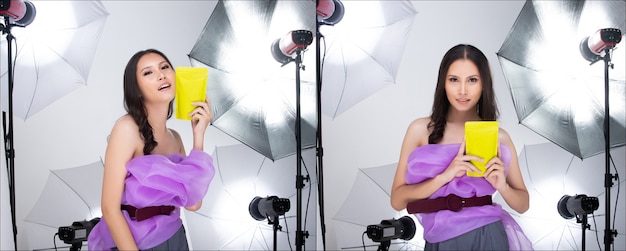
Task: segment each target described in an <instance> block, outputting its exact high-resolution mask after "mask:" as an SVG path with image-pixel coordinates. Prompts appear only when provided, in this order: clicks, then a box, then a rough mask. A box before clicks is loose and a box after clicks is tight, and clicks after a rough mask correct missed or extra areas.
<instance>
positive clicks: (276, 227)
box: [267, 215, 282, 251]
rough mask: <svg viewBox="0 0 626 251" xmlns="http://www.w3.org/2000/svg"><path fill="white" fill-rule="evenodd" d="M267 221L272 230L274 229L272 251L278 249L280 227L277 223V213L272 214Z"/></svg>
mask: <svg viewBox="0 0 626 251" xmlns="http://www.w3.org/2000/svg"><path fill="white" fill-rule="evenodd" d="M267 223H268V224H270V225H272V230H273V231H274V251H276V250H278V244H277V241H278V230H281V229H282V227H281V226H280V225H279V224H278V215H275V216H272V219H268V221H267Z"/></svg>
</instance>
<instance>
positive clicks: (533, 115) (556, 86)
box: [497, 1, 626, 158]
mask: <svg viewBox="0 0 626 251" xmlns="http://www.w3.org/2000/svg"><path fill="white" fill-rule="evenodd" d="M625 5H626V3H625V2H624V1H527V2H526V4H525V5H524V7H523V8H522V10H521V12H520V14H519V16H518V17H517V20H516V21H515V24H514V25H513V27H512V29H511V31H510V33H509V34H508V37H507V38H506V40H505V41H504V43H503V44H502V47H501V48H500V50H499V51H498V53H497V54H498V58H499V60H500V65H501V66H502V69H503V71H504V75H505V77H506V80H507V82H508V84H509V87H510V90H511V95H512V97H513V102H514V105H515V109H516V111H517V117H518V119H519V121H520V123H521V124H523V125H525V126H526V127H528V128H530V129H531V130H533V131H535V132H536V133H538V134H540V135H541V136H543V137H545V138H547V139H548V140H550V141H552V142H554V143H555V144H557V145H559V146H561V147H563V148H564V149H566V150H567V151H569V152H571V153H572V154H574V155H576V156H578V157H579V158H586V157H589V156H593V155H596V154H599V153H601V152H604V151H605V146H604V143H605V140H604V129H603V124H604V116H605V114H604V100H605V95H604V68H603V64H602V63H597V64H593V65H590V63H589V62H588V61H587V60H585V59H584V58H583V56H582V55H581V52H580V49H579V46H580V42H581V41H582V40H583V39H584V38H585V37H587V36H589V35H592V34H593V33H595V32H596V31H597V30H598V29H602V28H618V29H620V30H624V28H626V24H625V23H626V19H625V15H626V14H625V13H626V7H625ZM623 44H624V43H622V44H619V45H618V46H617V48H616V50H614V51H613V56H612V60H613V61H612V62H613V63H614V65H615V67H614V69H611V70H610V71H609V74H610V75H609V76H610V82H609V104H610V105H609V107H610V122H609V124H610V137H611V138H610V146H611V147H617V146H623V145H624V143H625V141H626V113H625V112H624V110H625V108H626V102H625V100H626V94H625V93H626V82H625V79H626V77H625V73H624V70H625V69H626V67H625V64H624V60H625V59H626V53H625V51H626V50H624V47H625V46H624V45H623Z"/></svg>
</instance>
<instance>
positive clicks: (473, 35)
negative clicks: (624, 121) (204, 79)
mask: <svg viewBox="0 0 626 251" xmlns="http://www.w3.org/2000/svg"><path fill="white" fill-rule="evenodd" d="M35 4H36V1H35ZM103 4H104V6H105V7H106V9H107V11H108V13H109V16H108V17H107V21H106V24H105V26H104V29H103V32H102V35H101V40H100V41H99V45H98V49H97V51H96V53H95V55H94V61H93V63H92V67H91V72H90V74H89V81H88V83H87V86H85V87H81V88H78V89H76V90H75V91H73V92H72V93H70V94H68V95H66V96H64V97H63V98H62V99H59V100H58V101H56V102H54V103H52V104H50V105H49V106H47V107H46V108H44V109H42V110H41V111H40V112H38V113H37V114H35V115H33V116H32V117H29V118H28V119H27V120H25V121H24V120H21V119H16V120H15V125H14V126H15V137H14V141H15V153H16V158H15V161H16V162H15V163H16V165H15V166H16V168H15V171H16V177H15V178H16V195H17V199H16V203H17V222H18V248H19V249H33V248H32V247H29V246H28V242H29V236H28V235H27V234H26V233H27V231H26V229H25V227H24V225H25V224H24V219H25V218H26V216H27V214H28V212H30V211H31V210H32V208H33V207H34V205H35V203H36V201H37V199H38V198H39V196H40V194H42V191H43V189H44V185H45V183H46V179H47V177H48V174H49V173H50V170H57V169H66V168H70V167H77V166H82V165H85V164H87V163H93V162H95V161H97V160H99V159H100V158H103V157H104V151H105V148H106V143H107V142H106V141H107V136H108V135H109V132H110V130H111V127H112V126H113V124H114V123H115V121H116V120H117V119H118V118H119V117H120V116H121V115H123V114H124V109H123V103H122V99H123V97H122V74H123V69H124V67H125V64H126V62H127V60H128V59H129V58H130V56H131V55H132V54H134V53H135V52H136V51H138V50H142V49H146V48H156V49H159V50H161V51H163V52H164V53H165V54H166V55H168V57H169V58H170V60H171V61H172V62H173V64H174V65H179V66H185V65H187V66H188V65H189V59H188V57H187V53H188V52H189V51H190V49H191V48H192V47H193V44H194V43H195V42H196V39H197V37H198V34H200V32H201V31H202V28H203V26H204V24H205V23H206V21H207V19H208V17H209V15H210V13H211V12H212V10H213V8H214V7H215V5H216V4H217V1H103ZM412 4H413V5H414V7H415V10H416V11H417V14H416V15H415V17H414V21H413V25H412V28H411V30H410V31H409V34H408V40H407V43H406V47H405V51H404V53H403V56H402V61H401V62H400V67H399V69H398V75H397V77H396V79H395V84H394V85H390V86H388V87H386V88H384V89H382V90H380V91H378V92H377V93H375V94H373V95H371V96H369V97H367V98H366V99H364V100H362V101H361V102H359V103H358V104H356V105H354V106H353V107H351V108H350V109H348V110H346V111H345V112H343V113H342V114H341V115H340V116H337V117H335V118H330V117H329V116H326V115H324V116H323V117H322V120H323V121H322V129H323V133H324V135H323V137H324V138H323V143H324V145H323V147H324V159H323V160H324V166H323V167H324V189H325V194H324V199H325V208H324V211H325V219H326V221H325V223H326V249H328V250H337V249H339V248H340V247H339V245H338V243H340V242H341V241H339V239H342V238H343V237H342V235H343V234H346V235H353V234H357V235H359V236H360V235H361V234H362V232H359V233H349V232H338V231H337V230H338V229H339V228H338V226H337V225H336V224H335V223H334V222H333V221H332V220H331V219H332V217H333V216H334V215H336V214H337V213H338V211H339V209H340V208H341V206H342V205H343V203H344V201H345V200H346V198H347V197H348V195H349V192H350V191H351V188H352V186H353V184H354V182H355V180H356V178H357V174H358V172H359V169H360V168H369V167H379V166H385V165H388V164H390V163H397V161H398V157H399V150H400V145H401V143H402V138H403V137H404V133H405V131H406V127H407V126H408V124H409V123H410V121H412V120H413V119H415V118H417V117H423V116H428V115H429V113H430V109H431V105H432V96H433V92H434V88H435V82H436V77H437V70H438V66H439V63H440V60H441V57H442V56H443V54H444V53H445V52H446V51H447V50H448V49H449V48H450V47H452V46H454V45H456V44H459V43H469V44H473V45H475V46H477V47H478V48H479V49H481V50H482V51H483V52H484V53H485V54H486V55H487V57H488V59H489V61H490V65H491V69H492V73H493V77H494V88H495V91H496V95H497V101H498V105H499V108H500V112H501V117H500V122H501V125H502V127H503V128H504V129H505V130H507V131H508V132H509V134H511V137H512V138H513V141H514V143H515V146H516V150H517V153H518V154H520V153H521V152H522V150H523V148H524V146H526V145H533V144H539V143H546V142H547V140H545V139H544V138H542V137H541V136H539V135H537V134H535V133H534V132H532V131H530V130H528V129H527V128H526V127H524V126H522V125H520V124H518V120H517V117H516V115H515V108H514V107H513V103H512V100H511V95H510V92H509V89H508V87H507V85H506V82H505V79H504V76H503V73H502V70H501V68H500V67H499V65H498V61H497V57H496V54H495V53H496V52H497V51H498V49H499V48H500V46H501V45H502V42H503V41H504V39H505V38H506V34H507V33H508V32H509V30H510V28H511V27H512V25H513V23H514V21H515V18H516V17H517V15H518V14H519V12H520V10H521V8H522V6H523V5H524V1H412ZM346 11H353V10H349V9H347V10H346ZM137 20H141V21H140V22H139V21H137ZM216 35H218V34H216ZM623 43H624V42H622V44H620V45H621V46H624V45H623ZM268 48H269V47H268ZM268 51H269V49H268ZM268 53H269V52H268ZM307 55H310V56H312V53H311V54H307ZM1 60H5V59H1ZM616 67H623V66H617V65H616ZM209 74H210V73H209ZM16 81H17V80H16ZM210 81H211V76H209V83H210ZM3 91H4V90H3ZM169 126H170V127H172V128H173V129H175V130H177V131H178V132H179V133H180V134H181V136H182V138H183V140H184V143H185V147H186V149H191V129H190V125H189V123H188V121H179V120H176V119H172V120H170V121H169ZM237 143H238V142H237V141H236V140H234V139H233V138H231V137H230V136H228V135H226V134H224V133H222V132H221V131H219V130H217V129H216V128H213V127H211V128H209V129H208V130H207V134H206V144H205V151H206V152H209V153H212V152H213V151H214V149H215V148H216V146H226V145H233V144H237ZM2 161H4V159H2ZM2 168H3V169H4V168H5V166H4V163H3V165H2ZM622 170H623V167H622ZM289 178H291V177H289ZM3 184H4V183H3ZM527 184H528V183H527ZM529 189H531V188H530V187H529ZM1 191H4V186H3V187H2V190H1ZM2 199H3V201H4V199H5V198H4V196H3V197H2ZM379 203H380V205H381V206H386V205H389V201H388V200H383V201H380V202H379ZM3 205H5V203H3ZM389 207H390V205H389ZM2 210H3V211H2V215H3V218H2V224H3V225H4V224H5V222H7V220H5V219H7V218H5V215H6V213H5V209H4V207H3V208H2ZM618 213H621V214H623V211H620V212H618ZM381 217H382V216H381ZM390 217H394V215H390ZM76 220H83V219H76ZM380 220H382V219H378V220H376V221H374V222H366V223H363V224H377V223H378V222H379V221H380ZM8 221H9V222H10V218H8ZM71 223H72V222H67V223H66V224H67V225H70V224H71ZM5 228H6V227H3V228H2V229H1V233H2V236H3V237H2V238H3V239H2V245H3V247H4V245H5V243H7V242H5V239H4V238H5V237H4V236H5V235H6V231H7V230H5ZM364 230H365V229H363V231H364ZM8 231H9V234H12V233H11V231H10V228H9V229H8ZM318 232H319V231H318ZM52 238H53V236H50V237H49V240H50V244H52ZM351 238H352V237H351ZM321 239H322V238H321V233H318V238H317V241H318V245H317V247H318V249H320V248H319V247H321V244H319V243H320V241H321ZM588 248H589V249H594V247H592V246H591V245H588ZM369 249H372V247H370V248H368V250H369Z"/></svg>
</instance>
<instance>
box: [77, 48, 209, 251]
mask: <svg viewBox="0 0 626 251" xmlns="http://www.w3.org/2000/svg"><path fill="white" fill-rule="evenodd" d="M177 75H178V73H176V72H175V71H174V68H173V67H172V64H171V63H170V61H169V59H167V57H166V56H165V55H164V54H163V53H161V52H160V51H157V50H154V49H148V50H144V51H139V52H137V53H136V54H135V55H133V56H132V57H131V59H130V60H129V62H128V64H127V65H126V69H125V71H124V107H125V109H126V111H127V114H126V115H124V116H122V117H121V118H120V119H119V120H118V121H117V122H116V123H115V125H114V126H113V129H112V131H111V136H110V138H109V143H108V146H107V150H106V156H105V162H104V180H103V185H102V215H103V216H102V218H101V220H100V222H99V223H98V224H96V226H94V228H93V229H92V230H91V232H90V234H89V236H88V248H89V250H110V249H118V250H138V249H141V250H146V249H155V250H188V249H189V247H188V244H187V239H186V235H185V229H184V227H183V224H182V220H181V219H180V208H181V207H184V208H185V209H186V210H191V211H195V210H198V209H199V208H200V206H201V205H202V199H203V197H204V195H205V194H206V192H207V190H208V187H209V184H210V182H211V180H212V179H213V176H214V174H215V169H214V167H213V160H212V158H211V156H210V155H209V154H207V153H205V152H204V151H203V147H204V134H205V131H206V129H207V127H208V126H209V124H210V122H211V119H212V114H211V110H210V104H209V102H208V101H207V100H206V89H205V90H203V91H201V97H200V98H199V99H196V100H187V102H188V103H189V104H185V105H186V106H188V107H191V109H190V110H188V111H187V112H186V114H184V115H186V116H185V117H184V118H183V119H189V120H191V128H192V131H193V148H192V149H191V151H190V152H189V155H187V154H186V152H185V148H184V146H183V142H182V139H181V137H180V135H179V134H178V132H176V131H174V130H172V129H169V128H167V126H166V121H167V119H169V118H170V117H171V116H172V114H173V103H174V99H175V97H176V89H177V84H178V85H180V84H182V83H177V81H176V79H177V78H176V76H177ZM204 81H205V83H204V85H205V88H206V77H205V78H204ZM181 107H182V106H180V107H177V110H178V108H181Z"/></svg>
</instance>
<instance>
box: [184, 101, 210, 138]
mask: <svg viewBox="0 0 626 251" xmlns="http://www.w3.org/2000/svg"><path fill="white" fill-rule="evenodd" d="M191 104H192V105H194V106H196V108H195V109H193V111H191V113H189V116H190V117H191V129H192V132H193V148H195V149H198V150H203V146H204V132H205V131H206V129H207V127H208V126H209V124H210V123H211V120H213V113H212V112H211V102H210V101H209V97H207V98H206V102H191Z"/></svg>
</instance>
